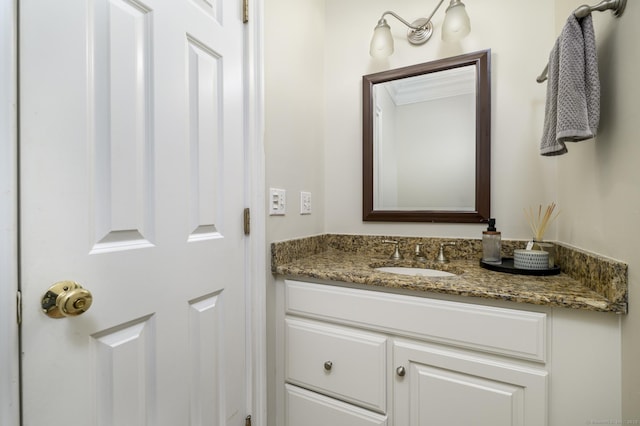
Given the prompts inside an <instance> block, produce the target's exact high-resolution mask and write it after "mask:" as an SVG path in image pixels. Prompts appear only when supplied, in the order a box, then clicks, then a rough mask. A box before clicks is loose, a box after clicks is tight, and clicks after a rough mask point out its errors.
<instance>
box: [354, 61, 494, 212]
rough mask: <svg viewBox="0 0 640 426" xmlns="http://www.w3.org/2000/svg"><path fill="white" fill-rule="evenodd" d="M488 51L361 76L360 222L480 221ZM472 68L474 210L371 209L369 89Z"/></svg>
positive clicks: (487, 131)
mask: <svg viewBox="0 0 640 426" xmlns="http://www.w3.org/2000/svg"><path fill="white" fill-rule="evenodd" d="M490 57H491V51H490V50H483V51H479V52H474V53H468V54H464V55H460V56H455V57H452V58H445V59H439V60H436V61H432V62H427V63H424V64H418V65H412V66H408V67H404V68H398V69H395V70H390V71H384V72H380V73H376V74H369V75H365V76H363V77H362V95H363V96H362V100H363V102H362V114H363V129H362V132H363V150H362V153H363V155H362V159H363V164H362V166H363V185H362V191H363V211H362V220H363V221H383V222H450V223H481V222H486V221H487V220H488V219H489V216H490V204H491V76H490ZM468 65H474V66H475V67H476V85H477V87H476V144H475V147H476V163H475V165H476V188H475V210H474V211H447V210H408V211H405V210H374V201H373V191H374V188H373V172H374V170H373V169H374V167H373V164H374V158H373V153H374V144H373V125H374V120H373V88H374V85H375V84H378V83H384V82H387V81H392V80H398V79H402V78H407V77H414V76H417V75H422V74H428V73H433V72H438V71H444V70H449V69H453V68H459V67H464V66H468Z"/></svg>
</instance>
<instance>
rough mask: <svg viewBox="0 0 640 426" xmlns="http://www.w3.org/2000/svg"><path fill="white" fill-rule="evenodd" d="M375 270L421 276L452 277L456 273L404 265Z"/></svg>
mask: <svg viewBox="0 0 640 426" xmlns="http://www.w3.org/2000/svg"><path fill="white" fill-rule="evenodd" d="M375 270H376V271H379V272H388V273H390V274H400V275H421V276H423V277H454V276H455V275H456V274H452V273H451V272H446V271H439V270H437V269H426V268H410V267H404V266H383V267H380V268H375Z"/></svg>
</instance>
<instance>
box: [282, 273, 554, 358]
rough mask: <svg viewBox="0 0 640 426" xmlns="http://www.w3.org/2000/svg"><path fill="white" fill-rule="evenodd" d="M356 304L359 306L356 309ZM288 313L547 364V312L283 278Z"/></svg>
mask: <svg viewBox="0 0 640 426" xmlns="http://www.w3.org/2000/svg"><path fill="white" fill-rule="evenodd" d="M354 307H357V309H354ZM285 309H286V312H287V313H288V314H293V315H299V316H302V317H307V318H313V319H318V320H322V321H330V322H333V323H341V324H346V325H349V324H357V325H358V326H360V325H363V326H365V327H367V328H371V329H374V330H379V331H381V332H383V333H391V334H396V335H400V336H405V337H410V338H414V339H419V340H427V341H431V342H437V343H442V344H447V345H450V346H456V347H461V348H466V349H472V350H477V351H482V352H489V353H496V354H500V355H505V356H508V357H512V358H520V359H526V360H531V361H536V362H542V363H544V362H546V358H547V315H546V314H545V313H541V312H529V311H524V310H515V309H505V308H497V307H492V306H481V305H475V304H470V303H460V302H450V301H444V300H435V299H429V298H424V297H414V296H405V295H399V294H391V293H384V292H379V291H371V290H360V289H353V288H344V287H338V286H329V285H322V284H315V283H305V282H301V281H293V280H285Z"/></svg>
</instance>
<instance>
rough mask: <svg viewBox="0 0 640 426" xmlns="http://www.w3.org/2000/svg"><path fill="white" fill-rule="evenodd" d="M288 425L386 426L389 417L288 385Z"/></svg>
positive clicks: (286, 390) (286, 403) (286, 388)
mask: <svg viewBox="0 0 640 426" xmlns="http://www.w3.org/2000/svg"><path fill="white" fill-rule="evenodd" d="M285 392H286V401H285V405H286V407H287V408H286V426H386V425H387V416H385V415H382V414H376V413H373V412H371V411H368V410H364V409H362V408H359V407H356V406H354V405H351V404H346V403H344V402H341V401H338V400H336V399H333V398H329V397H326V396H323V395H320V394H318V393H315V392H310V391H308V390H305V389H302V388H299V387H297V386H292V385H286V386H285Z"/></svg>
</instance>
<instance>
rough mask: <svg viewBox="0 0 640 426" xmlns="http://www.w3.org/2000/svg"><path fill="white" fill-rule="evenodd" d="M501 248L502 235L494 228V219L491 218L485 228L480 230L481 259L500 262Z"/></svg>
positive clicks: (488, 261)
mask: <svg viewBox="0 0 640 426" xmlns="http://www.w3.org/2000/svg"><path fill="white" fill-rule="evenodd" d="M501 249H502V235H501V234H500V232H498V231H497V230H496V220H495V219H494V218H491V219H489V227H488V228H487V230H486V231H482V261H483V262H487V263H502V257H501V254H500V252H501Z"/></svg>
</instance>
